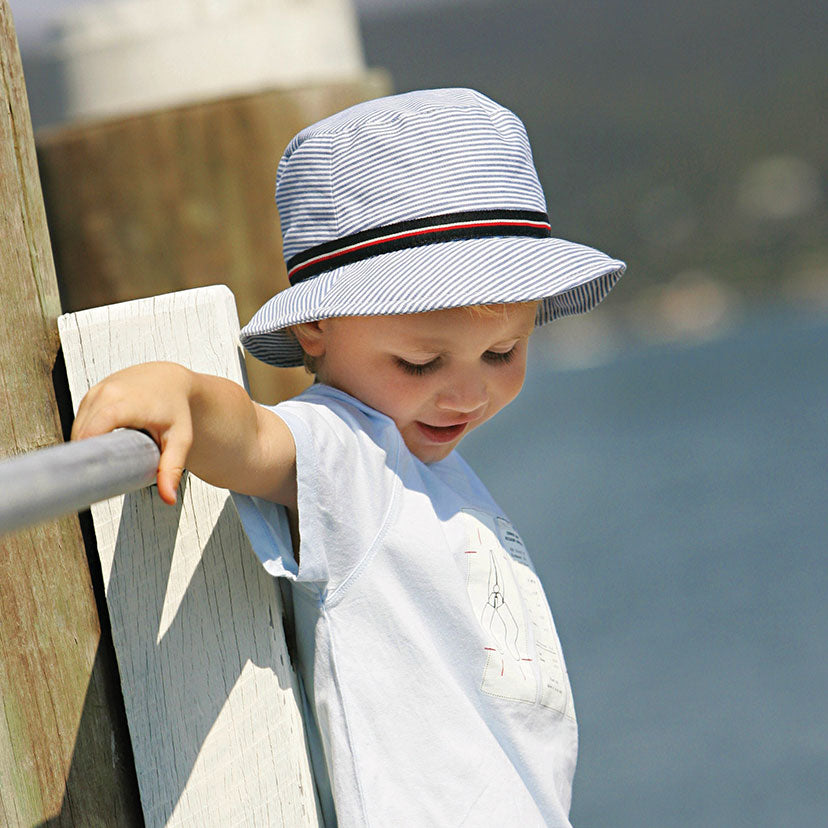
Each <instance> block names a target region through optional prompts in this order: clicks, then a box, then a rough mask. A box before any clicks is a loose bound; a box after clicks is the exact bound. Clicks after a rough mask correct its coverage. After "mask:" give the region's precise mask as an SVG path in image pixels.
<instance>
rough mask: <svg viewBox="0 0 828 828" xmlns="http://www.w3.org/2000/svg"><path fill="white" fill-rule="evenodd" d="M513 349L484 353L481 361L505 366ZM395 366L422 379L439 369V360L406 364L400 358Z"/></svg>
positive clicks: (512, 354)
mask: <svg viewBox="0 0 828 828" xmlns="http://www.w3.org/2000/svg"><path fill="white" fill-rule="evenodd" d="M515 353H516V352H515V348H514V347H512V348H510V349H509V350H508V351H485V352H484V353H483V356H482V359H483V361H484V362H488V363H489V364H490V365H507V364H508V363H510V362H511V361H512V360H513V359H514V358H515ZM394 359H395V361H396V363H397V365H398V366H399V367H400V368H401V369H402V370H403V371H404V372H405V373H406V374H410V375H411V376H412V377H422V376H425V375H426V374H430V373H432V372H433V371H436V370H437V369H438V368H439V367H440V363H441V358H440V357H436V358H435V359H432V360H431V362H422V363H420V362H408V361H407V360H404V359H402V357H395V358H394Z"/></svg>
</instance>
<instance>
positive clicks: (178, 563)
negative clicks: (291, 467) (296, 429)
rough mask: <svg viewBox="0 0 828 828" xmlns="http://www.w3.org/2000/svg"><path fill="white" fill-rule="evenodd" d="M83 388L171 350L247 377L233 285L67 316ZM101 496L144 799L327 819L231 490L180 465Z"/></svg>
mask: <svg viewBox="0 0 828 828" xmlns="http://www.w3.org/2000/svg"><path fill="white" fill-rule="evenodd" d="M60 330H61V338H62V340H63V347H64V352H65V355H66V364H67V372H68V375H69V382H70V388H71V390H72V397H73V400H74V401H75V404H76V405H77V402H78V401H79V399H80V398H81V397H82V395H83V393H85V391H86V389H87V388H88V387H89V386H91V385H92V384H94V383H96V382H98V381H99V380H100V379H102V378H103V377H104V376H105V375H107V374H109V373H110V372H112V371H115V370H118V369H120V368H123V367H126V366H127V365H131V364H134V363H137V362H144V361H147V360H154V359H166V360H174V361H178V362H181V363H183V364H186V365H189V366H190V367H192V368H193V369H195V370H198V371H204V372H208V373H213V374H220V375H222V376H226V377H229V378H230V379H233V380H235V381H236V382H239V383H241V384H243V383H244V373H243V370H244V369H243V361H242V354H241V348H240V346H239V344H238V318H237V315H236V309H235V304H234V302H233V297H232V294H231V293H230V291H229V290H227V288H224V287H211V288H200V289H196V290H190V291H183V292H180V293H175V294H169V295H167V296H160V297H155V298H151V299H142V300H136V301H133V302H126V303H123V304H120V305H111V306H108V307H103V308H96V309H93V310H89V311H82V312H80V313H76V314H70V315H67V316H64V317H62V318H61V321H60ZM182 489H183V493H182V495H181V496H180V497H179V502H178V504H177V505H176V506H175V507H170V506H166V505H165V504H164V503H163V502H162V501H161V500H160V498H159V497H158V494H157V490H156V489H155V487H153V488H152V489H148V490H143V491H141V492H137V493H135V494H131V495H126V496H125V497H119V498H114V499H112V500H109V501H105V502H103V503H101V504H99V505H98V506H95V507H93V510H92V513H93V518H94V521H95V530H96V534H97V537H98V549H99V553H100V557H101V566H102V570H103V576H104V583H105V585H106V596H107V604H108V606H109V611H110V619H111V623H112V634H113V639H114V642H115V649H116V652H117V654H118V664H119V668H120V673H121V683H122V687H123V691H124V700H125V703H126V709H127V718H128V720H129V725H130V733H131V736H132V743H133V749H134V753H135V764H136V768H137V771H138V781H139V786H140V789H141V799H142V803H143V808H144V815H145V818H146V821H147V824H148V825H150V826H153V825H170V826H173V825H198V826H213V825H215V826H227V825H240V824H244V825H288V826H300V825H316V824H318V816H317V807H316V802H315V797H314V789H313V785H312V780H311V775H310V769H309V765H308V760H307V756H306V751H305V739H304V730H303V725H302V719H301V716H300V712H299V707H298V703H297V702H298V695H297V691H296V678H295V675H294V673H293V670H292V668H291V665H290V661H289V658H288V654H287V651H286V648H285V642H284V637H283V634H282V629H281V603H280V599H279V594H278V589H277V584H276V581H275V580H274V579H273V578H271V577H270V576H268V575H267V574H266V573H265V572H264V570H263V569H262V567H261V566H260V565H259V563H258V561H257V559H256V557H255V555H254V553H253V552H252V550H251V549H250V546H249V543H248V541H247V539H246V537H245V535H244V533H243V531H242V529H241V525H240V523H239V521H238V516H237V514H236V512H235V508H234V507H233V505H232V502H231V501H230V499H229V495H228V493H227V492H226V491H224V490H220V489H216V488H213V487H212V486H208V485H207V484H206V483H204V482H202V481H201V480H198V479H197V478H195V477H193V476H185V480H184V481H183V483H182Z"/></svg>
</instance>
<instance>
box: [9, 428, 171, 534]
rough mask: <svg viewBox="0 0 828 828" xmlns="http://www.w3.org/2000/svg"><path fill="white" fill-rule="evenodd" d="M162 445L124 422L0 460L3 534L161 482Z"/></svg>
mask: <svg viewBox="0 0 828 828" xmlns="http://www.w3.org/2000/svg"><path fill="white" fill-rule="evenodd" d="M158 458H159V451H158V446H157V445H156V444H155V441H154V440H153V439H152V438H151V437H149V436H148V435H147V434H144V432H142V431H135V430H134V429H129V428H124V429H118V430H117V431H113V432H111V433H110V434H103V435H101V436H100V437H90V438H89V439H88V440H79V441H77V442H72V443H63V444H61V445H57V446H50V447H48V448H44V449H39V450H37V451H32V452H29V453H28V454H23V455H20V456H19V457H14V458H11V459H9V460H4V461H2V462H0V534H2V533H5V532H13V531H14V530H16V529H22V528H24V527H26V526H31V525H32V524H35V523H40V522H42V521H45V520H51V519H53V518H56V517H60V516H61V515H65V514H68V513H69V512H77V511H79V510H81V509H86V508H88V507H89V506H90V505H92V504H93V503H97V502H98V501H99V500H106V499H107V498H109V497H115V496H116V495H121V494H126V493H127V492H134V491H136V490H137V489H142V488H144V487H145V486H149V485H150V484H151V483H154V482H155V476H156V473H157V471H158Z"/></svg>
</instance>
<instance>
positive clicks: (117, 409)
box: [72, 362, 193, 504]
mask: <svg viewBox="0 0 828 828" xmlns="http://www.w3.org/2000/svg"><path fill="white" fill-rule="evenodd" d="M192 376H193V374H192V372H191V371H189V370H187V369H186V368H184V367H183V366H181V365H176V364H175V363H172V362H150V363H146V364H143V365H135V366H132V367H131V368H125V369H124V370H123V371H118V372H116V373H114V374H111V375H110V376H108V377H107V378H106V379H104V380H102V381H101V382H99V383H98V384H97V385H94V386H92V388H90V389H89V391H88V393H87V394H86V396H85V397H84V398H83V400H82V401H81V404H80V406H79V408H78V413H77V416H76V417H75V422H74V425H73V426H72V439H73V440H82V439H84V438H85V437H94V436H96V435H98V434H105V433H106V432H109V431H112V430H113V429H115V428H122V427H125V428H137V429H141V430H143V431H146V432H147V433H148V434H149V435H150V436H151V437H152V439H153V440H155V442H156V443H157V444H158V447H159V449H160V450H161V459H160V461H159V464H158V493H159V495H161V499H162V500H163V501H164V502H165V503H169V504H173V503H175V501H176V491H177V489H178V484H179V482H180V480H181V475H182V474H183V472H184V468H185V466H186V464H187V456H188V454H189V452H190V448H191V447H192V444H193V421H192V414H191V410H190V405H191V400H190V395H191V391H192V384H193V383H192Z"/></svg>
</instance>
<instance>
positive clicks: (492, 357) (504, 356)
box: [483, 346, 515, 365]
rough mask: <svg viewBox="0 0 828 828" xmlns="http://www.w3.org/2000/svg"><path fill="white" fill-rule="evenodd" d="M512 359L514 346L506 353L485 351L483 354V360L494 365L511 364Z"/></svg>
mask: <svg viewBox="0 0 828 828" xmlns="http://www.w3.org/2000/svg"><path fill="white" fill-rule="evenodd" d="M514 358H515V346H512V347H511V348H509V350H508V351H486V352H485V353H484V354H483V359H484V360H486V362H491V363H494V364H495V365H497V364H501V363H508V362H511V361H512V360H513V359H514Z"/></svg>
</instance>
